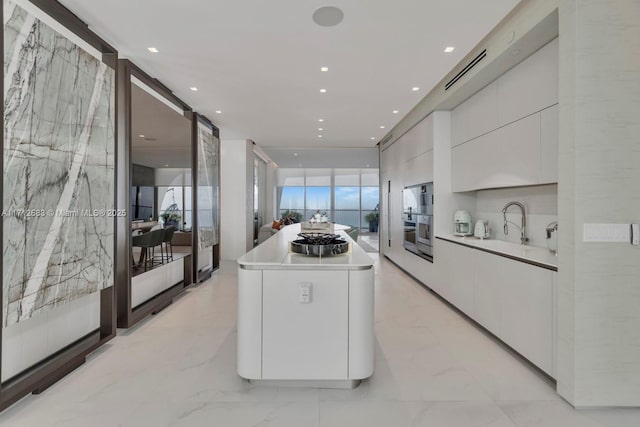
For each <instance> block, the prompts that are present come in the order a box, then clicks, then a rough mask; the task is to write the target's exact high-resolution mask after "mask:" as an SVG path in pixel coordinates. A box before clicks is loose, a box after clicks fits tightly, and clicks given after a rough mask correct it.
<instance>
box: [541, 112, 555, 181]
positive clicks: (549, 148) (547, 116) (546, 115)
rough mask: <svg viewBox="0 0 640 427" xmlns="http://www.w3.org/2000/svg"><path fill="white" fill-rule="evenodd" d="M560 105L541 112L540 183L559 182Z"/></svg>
mask: <svg viewBox="0 0 640 427" xmlns="http://www.w3.org/2000/svg"><path fill="white" fill-rule="evenodd" d="M558 132H559V128H558V104H556V105H554V106H552V107H549V108H547V109H545V110H542V111H541V112H540V183H541V184H547V183H552V182H558Z"/></svg>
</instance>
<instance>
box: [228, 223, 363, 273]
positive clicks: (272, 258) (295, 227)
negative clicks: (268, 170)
mask: <svg viewBox="0 0 640 427" xmlns="http://www.w3.org/2000/svg"><path fill="white" fill-rule="evenodd" d="M344 228H346V227H344V226H340V225H338V224H336V234H339V235H340V236H341V237H344V238H345V239H346V240H347V241H348V242H351V251H350V252H349V253H346V254H342V255H332V256H325V257H316V256H309V255H301V254H295V253H289V242H291V241H293V240H295V239H296V238H297V237H298V233H299V232H300V224H292V225H287V226H286V227H284V228H282V229H280V231H278V232H277V233H276V234H274V235H273V236H271V237H270V238H268V239H267V240H265V241H264V242H262V243H261V244H260V245H258V246H256V247H255V248H253V249H252V250H250V251H249V252H247V253H246V254H244V255H242V256H241V257H240V258H238V264H239V265H240V268H245V269H251V270H263V269H282V268H287V269H293V270H311V269H316V268H318V267H321V268H322V269H331V270H366V269H369V268H372V267H373V259H372V258H371V257H370V256H369V255H367V253H366V252H365V251H364V249H362V248H361V247H360V246H359V245H358V244H356V243H355V242H354V241H353V240H352V239H351V238H350V237H349V235H348V234H346V233H345V232H344V231H343V229H344Z"/></svg>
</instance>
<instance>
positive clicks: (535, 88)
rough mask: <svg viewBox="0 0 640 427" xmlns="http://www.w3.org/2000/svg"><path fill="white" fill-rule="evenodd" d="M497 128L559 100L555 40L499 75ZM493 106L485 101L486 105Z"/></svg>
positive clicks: (556, 42)
mask: <svg viewBox="0 0 640 427" xmlns="http://www.w3.org/2000/svg"><path fill="white" fill-rule="evenodd" d="M496 82H497V86H498V87H497V90H498V92H497V93H498V127H499V126H504V125H506V124H507V123H511V122H514V121H516V120H519V119H521V118H523V117H525V116H528V115H529V114H531V113H534V112H537V111H540V110H543V109H545V108H547V107H549V106H551V105H553V104H556V103H557V102H558V39H557V38H556V39H555V40H553V41H551V42H549V43H547V44H546V45H545V46H543V47H542V48H540V49H539V50H538V51H537V52H535V53H534V54H533V55H531V56H530V57H528V58H527V59H525V60H524V61H522V62H521V63H520V64H518V65H516V66H515V67H513V68H512V69H511V70H509V71H507V72H506V73H505V74H503V75H502V76H500V78H498V80H497V81H496ZM492 107H493V105H490V104H487V108H492Z"/></svg>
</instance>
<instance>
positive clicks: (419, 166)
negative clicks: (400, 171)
mask: <svg viewBox="0 0 640 427" xmlns="http://www.w3.org/2000/svg"><path fill="white" fill-rule="evenodd" d="M404 171H405V172H404V173H405V175H404V185H405V187H406V186H409V185H416V184H422V183H424V182H433V150H429V151H427V152H426V153H422V154H420V155H419V156H417V157H415V158H413V159H411V160H409V161H407V162H406V163H405V168H404Z"/></svg>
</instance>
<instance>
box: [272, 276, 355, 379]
mask: <svg viewBox="0 0 640 427" xmlns="http://www.w3.org/2000/svg"><path fill="white" fill-rule="evenodd" d="M304 276H307V277H308V278H309V279H308V281H309V283H310V284H311V286H312V289H311V300H312V302H311V303H309V304H301V303H300V301H299V298H300V296H299V294H300V284H301V282H304V281H305V280H304V279H302V280H301V277H304ZM262 298H263V299H262V379H309V378H313V379H316V380H334V379H344V378H348V372H347V371H348V363H349V359H348V356H347V355H348V354H349V351H348V350H349V348H348V347H349V272H348V271H322V270H315V271H308V272H304V275H301V273H300V272H299V271H281V270H264V272H263V297H262ZM294 319H295V320H294ZM292 320H294V321H292Z"/></svg>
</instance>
